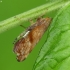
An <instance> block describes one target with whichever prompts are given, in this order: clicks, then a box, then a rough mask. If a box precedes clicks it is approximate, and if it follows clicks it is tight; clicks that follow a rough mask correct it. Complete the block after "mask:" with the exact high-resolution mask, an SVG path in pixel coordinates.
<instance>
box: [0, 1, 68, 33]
mask: <svg viewBox="0 0 70 70" xmlns="http://www.w3.org/2000/svg"><path fill="white" fill-rule="evenodd" d="M67 3H68V0H58V1H57V0H53V1H52V0H51V1H50V0H49V1H47V3H46V4H44V5H42V6H39V7H37V8H34V9H32V10H29V11H26V12H23V13H21V14H18V15H16V16H13V17H11V18H8V19H6V20H4V21H1V22H0V33H2V32H4V31H6V30H9V29H10V28H13V27H15V26H18V25H21V24H23V22H25V21H28V20H31V19H34V18H38V17H40V16H42V15H44V14H46V13H47V14H48V13H49V12H51V11H54V10H56V9H58V8H60V7H61V6H63V5H65V4H67Z"/></svg>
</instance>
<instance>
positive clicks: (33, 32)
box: [14, 18, 51, 62]
mask: <svg viewBox="0 0 70 70" xmlns="http://www.w3.org/2000/svg"><path fill="white" fill-rule="evenodd" d="M50 22H51V18H38V19H37V21H36V22H35V24H33V25H31V26H30V27H28V28H27V29H26V31H25V32H23V33H21V34H20V35H19V36H18V37H17V39H18V40H17V41H16V42H15V44H14V52H15V54H16V55H17V60H18V61H19V62H21V61H23V60H25V59H26V58H27V56H28V55H29V53H30V52H31V51H32V50H33V48H34V47H35V45H36V44H37V43H38V42H39V40H40V39H41V37H42V35H43V34H44V32H45V31H46V29H47V28H48V26H49V24H50Z"/></svg>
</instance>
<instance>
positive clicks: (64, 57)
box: [33, 3, 70, 70]
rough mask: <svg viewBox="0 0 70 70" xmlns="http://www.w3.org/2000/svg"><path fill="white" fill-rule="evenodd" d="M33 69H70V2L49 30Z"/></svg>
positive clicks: (56, 17)
mask: <svg viewBox="0 0 70 70" xmlns="http://www.w3.org/2000/svg"><path fill="white" fill-rule="evenodd" d="M33 70H70V3H69V4H68V5H67V6H64V7H63V8H62V9H61V10H60V11H59V12H58V14H57V15H56V16H55V18H54V19H53V22H52V23H51V25H50V27H49V28H48V30H47V40H46V42H45V44H44V46H43V47H42V48H41V50H40V53H39V55H38V58H37V60H36V62H35V65H34V68H33Z"/></svg>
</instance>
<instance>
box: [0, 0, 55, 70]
mask: <svg viewBox="0 0 70 70" xmlns="http://www.w3.org/2000/svg"><path fill="white" fill-rule="evenodd" d="M1 1H2V2H1ZM46 3H47V1H46V0H0V21H2V20H5V19H7V18H10V17H12V16H15V15H17V14H20V13H23V12H25V11H28V10H30V9H33V8H35V7H38V6H40V5H43V4H46ZM55 15H56V12H55V11H53V12H51V13H50V14H47V15H46V17H47V16H49V17H52V18H53V17H54V16H55ZM29 24H30V23H29V22H28V21H27V22H25V24H24V25H25V26H28V25H29ZM23 30H24V28H22V27H20V26H17V27H15V28H12V29H10V30H8V31H6V32H4V33H1V34H0V70H32V68H33V65H34V62H35V60H36V58H37V56H38V53H39V51H40V48H41V47H42V46H43V44H44V42H45V40H46V33H45V34H44V36H43V37H42V39H41V40H40V42H39V43H38V44H37V45H36V46H35V48H34V50H33V51H32V52H31V53H30V55H29V56H28V58H27V59H26V60H25V61H23V62H18V61H17V60H16V55H15V54H14V53H13V47H14V45H13V41H14V39H15V38H16V37H17V36H18V35H19V34H20V33H21V32H23Z"/></svg>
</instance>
